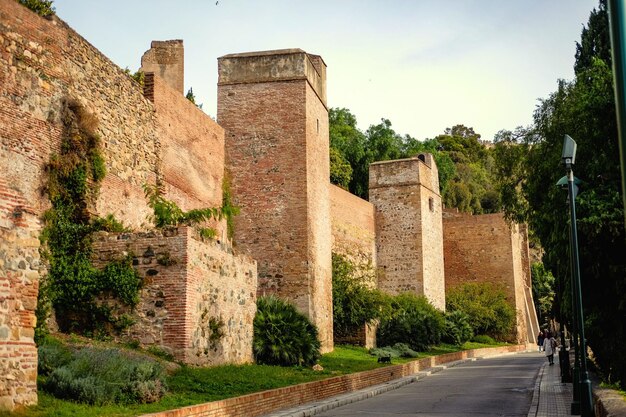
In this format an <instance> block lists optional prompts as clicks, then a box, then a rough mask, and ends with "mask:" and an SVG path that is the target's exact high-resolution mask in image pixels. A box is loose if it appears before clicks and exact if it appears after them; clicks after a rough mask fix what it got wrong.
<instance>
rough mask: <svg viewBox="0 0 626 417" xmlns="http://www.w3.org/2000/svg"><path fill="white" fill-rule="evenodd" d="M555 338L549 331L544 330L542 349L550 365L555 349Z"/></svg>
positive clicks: (552, 361) (552, 363)
mask: <svg viewBox="0 0 626 417" xmlns="http://www.w3.org/2000/svg"><path fill="white" fill-rule="evenodd" d="M556 346H557V343H556V339H555V338H554V337H553V336H552V334H551V333H550V332H546V337H545V339H543V351H544V352H545V354H546V357H547V358H548V362H549V363H550V365H554V351H555V350H556Z"/></svg>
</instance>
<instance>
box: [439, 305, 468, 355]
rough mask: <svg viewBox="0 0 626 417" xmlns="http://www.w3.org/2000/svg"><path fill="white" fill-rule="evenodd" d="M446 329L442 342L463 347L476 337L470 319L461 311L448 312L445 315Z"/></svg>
mask: <svg viewBox="0 0 626 417" xmlns="http://www.w3.org/2000/svg"><path fill="white" fill-rule="evenodd" d="M445 319H446V321H445V327H444V330H443V335H442V337H441V340H443V341H444V342H446V343H451V344H453V345H457V346H461V345H462V344H463V343H465V342H467V341H468V340H470V339H471V338H472V336H474V331H473V330H472V326H470V324H469V317H468V315H467V314H465V313H464V312H462V311H460V310H456V311H450V312H447V313H446V315H445Z"/></svg>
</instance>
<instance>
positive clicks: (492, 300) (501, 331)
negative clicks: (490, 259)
mask: <svg viewBox="0 0 626 417" xmlns="http://www.w3.org/2000/svg"><path fill="white" fill-rule="evenodd" d="M446 308H447V310H448V311H457V310H458V311H462V312H464V313H465V314H467V315H468V316H469V324H470V326H472V329H474V332H475V333H477V334H486V335H489V336H491V337H493V338H494V339H496V340H508V339H510V338H511V336H512V334H513V326H514V324H515V309H514V308H513V307H511V305H510V304H509V303H508V302H507V300H506V294H505V293H504V290H503V289H502V288H501V287H498V286H494V285H493V284H490V283H466V284H463V285H461V286H459V287H456V288H453V289H451V290H450V291H448V293H447V294H446Z"/></svg>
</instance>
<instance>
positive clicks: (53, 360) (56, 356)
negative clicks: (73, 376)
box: [37, 343, 72, 376]
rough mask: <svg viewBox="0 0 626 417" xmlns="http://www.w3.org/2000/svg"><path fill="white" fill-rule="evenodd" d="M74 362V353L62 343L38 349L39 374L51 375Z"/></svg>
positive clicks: (45, 345)
mask: <svg viewBox="0 0 626 417" xmlns="http://www.w3.org/2000/svg"><path fill="white" fill-rule="evenodd" d="M71 360H72V351H71V350H70V349H69V348H68V347H67V346H64V345H62V344H60V343H45V344H43V345H41V346H39V347H38V348H37V372H38V373H39V375H43V376H46V375H50V373H51V372H52V371H54V370H55V369H57V368H60V367H62V366H65V365H67V364H68V363H70V362H71Z"/></svg>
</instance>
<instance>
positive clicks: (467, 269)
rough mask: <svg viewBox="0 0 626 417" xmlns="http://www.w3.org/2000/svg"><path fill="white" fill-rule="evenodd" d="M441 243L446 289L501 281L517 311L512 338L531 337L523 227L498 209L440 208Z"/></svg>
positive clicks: (535, 327) (534, 332)
mask: <svg viewBox="0 0 626 417" xmlns="http://www.w3.org/2000/svg"><path fill="white" fill-rule="evenodd" d="M443 243H444V256H445V263H444V264H445V274H446V280H445V283H446V290H448V289H450V288H454V287H457V286H459V285H461V284H463V283H465V282H488V283H492V284H495V285H499V286H502V287H503V289H504V290H505V292H506V296H507V300H508V301H509V302H510V303H511V305H512V306H513V307H514V308H515V311H516V312H517V317H516V332H515V335H514V337H515V339H516V340H517V341H518V342H521V343H523V342H530V343H532V342H534V341H535V340H537V332H538V329H539V323H538V321H537V316H536V312H535V307H534V303H533V300H532V291H531V281H530V259H529V252H528V232H527V230H526V227H525V226H524V225H517V224H511V225H509V224H508V223H507V222H506V221H505V219H504V217H503V216H502V214H501V213H495V214H483V215H474V216H472V215H469V214H464V213H459V212H458V211H456V210H445V211H444V216H443Z"/></svg>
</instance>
